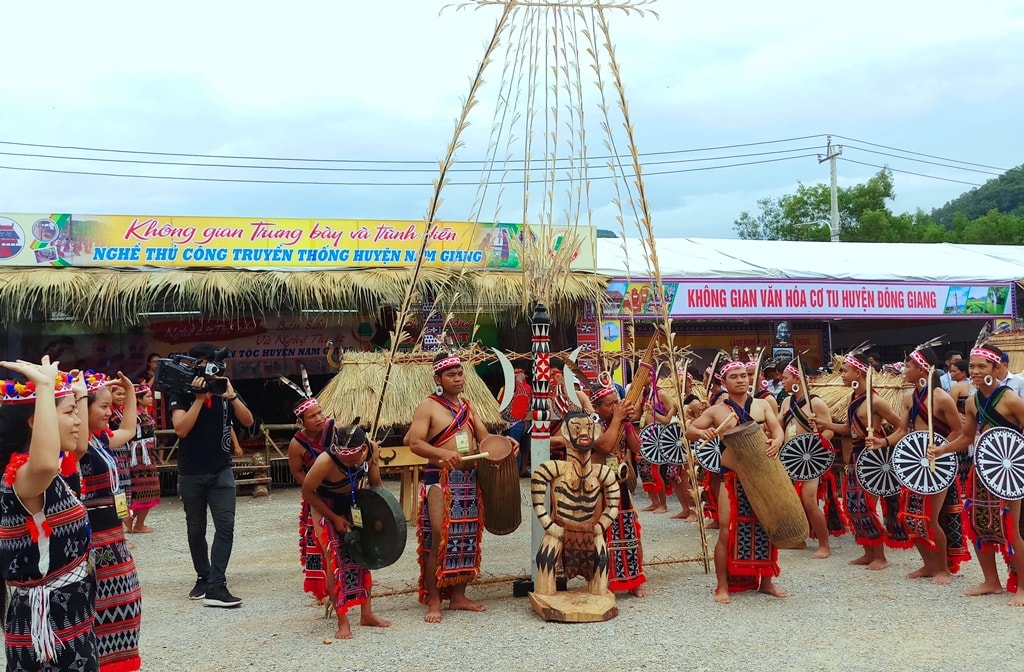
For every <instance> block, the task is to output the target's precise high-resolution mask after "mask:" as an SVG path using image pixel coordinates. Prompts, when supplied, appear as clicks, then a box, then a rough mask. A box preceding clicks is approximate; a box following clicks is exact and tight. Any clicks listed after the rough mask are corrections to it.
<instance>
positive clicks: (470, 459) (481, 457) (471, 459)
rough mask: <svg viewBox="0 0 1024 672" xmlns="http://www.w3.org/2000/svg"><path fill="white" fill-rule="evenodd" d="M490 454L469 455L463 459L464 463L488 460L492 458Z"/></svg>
mask: <svg viewBox="0 0 1024 672" xmlns="http://www.w3.org/2000/svg"><path fill="white" fill-rule="evenodd" d="M490 456H491V454H490V453H474V454H473V455H467V456H465V457H464V458H462V461H463V462H475V461H476V460H486V459H487V458H488V457H490Z"/></svg>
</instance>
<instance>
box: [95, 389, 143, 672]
mask: <svg viewBox="0 0 1024 672" xmlns="http://www.w3.org/2000/svg"><path fill="white" fill-rule="evenodd" d="M85 380H86V386H87V387H86V389H87V391H88V407H86V406H85V402H84V400H83V401H82V402H80V404H81V405H80V409H79V411H80V412H83V413H85V417H87V418H88V419H89V427H88V431H87V432H85V433H84V436H81V437H80V438H79V442H80V445H82V444H83V443H84V444H85V447H86V449H85V451H84V455H83V456H82V458H81V469H82V503H83V504H85V507H86V509H88V511H89V526H90V527H91V528H92V548H93V557H94V559H95V563H96V641H97V646H98V649H99V657H100V670H101V672H105V671H106V670H111V671H112V672H115V671H116V672H132V671H133V670H138V669H141V667H142V660H141V659H140V658H139V624H140V622H141V620H142V590H141V588H140V587H139V577H138V574H137V573H136V572H135V559H134V558H133V557H132V554H131V551H129V550H128V545H127V544H126V543H125V540H124V527H123V526H122V525H121V521H122V520H123V519H125V518H127V517H128V498H127V493H126V492H125V490H124V483H122V481H121V479H120V477H119V476H118V469H117V458H115V457H114V453H113V450H114V449H116V448H119V447H120V446H123V445H125V444H126V443H128V442H129V441H131V440H132V439H134V438H135V430H136V425H137V422H138V413H137V409H136V399H135V386H134V385H132V382H131V381H130V380H128V377H127V376H125V375H124V374H123V373H118V381H119V383H118V386H119V387H121V388H122V389H123V390H125V392H126V395H125V401H124V413H123V416H122V418H121V424H120V426H119V427H118V428H117V429H116V430H114V431H111V430H110V428H109V426H108V424H107V423H108V422H109V420H110V414H111V403H112V402H111V395H110V389H109V387H108V386H109V384H110V382H111V381H110V380H109V379H108V378H107V377H106V376H105V375H103V374H102V373H89V374H87V375H86V377H85Z"/></svg>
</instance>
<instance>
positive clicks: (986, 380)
mask: <svg viewBox="0 0 1024 672" xmlns="http://www.w3.org/2000/svg"><path fill="white" fill-rule="evenodd" d="M992 383H993V379H992V376H985V385H986V386H988V385H991V384H992Z"/></svg>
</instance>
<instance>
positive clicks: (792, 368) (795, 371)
mask: <svg viewBox="0 0 1024 672" xmlns="http://www.w3.org/2000/svg"><path fill="white" fill-rule="evenodd" d="M786 373H788V374H789V375H791V376H796V377H797V378H799V377H800V369H798V368H796V367H795V366H793V365H792V364H788V365H787V366H786Z"/></svg>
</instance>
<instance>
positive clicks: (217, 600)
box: [203, 586, 242, 608]
mask: <svg viewBox="0 0 1024 672" xmlns="http://www.w3.org/2000/svg"><path fill="white" fill-rule="evenodd" d="M203 604H204V605H206V606H207V607H225V608H231V607H238V606H241V604H242V598H240V597H235V596H234V595H232V594H231V593H229V592H228V587H227V586H221V587H220V588H211V589H210V590H208V591H206V597H205V598H203Z"/></svg>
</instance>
